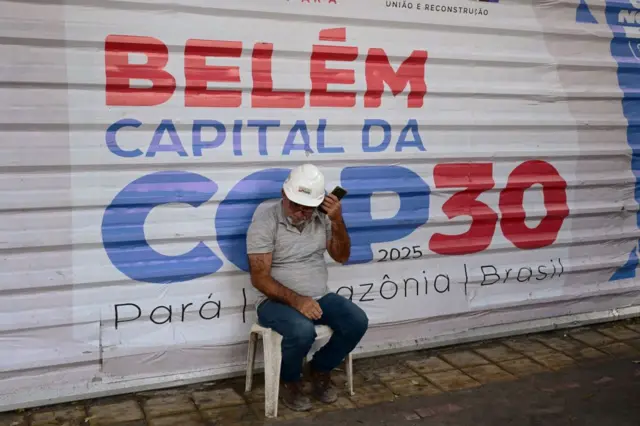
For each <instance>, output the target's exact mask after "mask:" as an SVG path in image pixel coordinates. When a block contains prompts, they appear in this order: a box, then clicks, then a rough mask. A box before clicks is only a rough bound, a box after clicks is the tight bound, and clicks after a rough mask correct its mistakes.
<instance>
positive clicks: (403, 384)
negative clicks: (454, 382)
mask: <svg viewBox="0 0 640 426" xmlns="http://www.w3.org/2000/svg"><path fill="white" fill-rule="evenodd" d="M385 384H386V385H387V387H388V388H389V389H391V391H392V392H393V393H394V394H396V395H400V396H413V395H436V394H438V393H440V390H439V389H438V388H436V387H435V386H433V385H432V384H431V383H429V382H427V381H426V380H425V379H424V378H422V377H419V376H416V377H409V378H404V379H398V380H393V381H390V382H386V383H385Z"/></svg>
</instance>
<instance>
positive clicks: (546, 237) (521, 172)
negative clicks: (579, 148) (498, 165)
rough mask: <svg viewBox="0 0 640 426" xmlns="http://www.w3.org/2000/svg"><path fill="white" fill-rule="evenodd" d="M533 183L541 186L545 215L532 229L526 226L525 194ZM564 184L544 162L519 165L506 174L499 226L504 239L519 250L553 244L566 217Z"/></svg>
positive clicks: (556, 172)
mask: <svg viewBox="0 0 640 426" xmlns="http://www.w3.org/2000/svg"><path fill="white" fill-rule="evenodd" d="M535 184H541V185H542V192H543V196H544V206H545V208H546V210H547V214H546V216H545V217H544V218H543V219H542V220H541V221H540V224H539V225H538V226H536V227H535V228H529V227H528V226H527V224H526V223H525V219H526V218H527V217H526V216H527V215H526V212H525V211H524V207H523V202H524V192H525V191H526V190H527V189H529V188H530V187H532V186H533V185H535ZM566 189H567V182H566V181H565V180H564V179H563V178H562V176H560V173H558V171H557V170H556V169H555V167H553V166H552V165H551V164H549V163H547V162H546V161H540V160H531V161H527V162H524V163H522V164H520V165H519V166H518V167H516V168H515V169H514V170H513V172H511V174H510V175H509V179H508V180H507V187H506V188H505V189H504V190H503V191H502V192H501V194H500V211H501V212H502V220H501V222H500V226H501V228H502V233H503V234H504V236H505V237H506V238H507V239H508V240H509V241H511V242H512V243H513V245H514V246H516V247H518V248H519V249H536V248H541V247H546V246H548V245H551V244H553V243H554V242H555V240H556V238H557V237H558V232H560V228H561V227H562V224H563V223H564V220H565V219H566V218H567V216H569V206H568V205H567V192H566Z"/></svg>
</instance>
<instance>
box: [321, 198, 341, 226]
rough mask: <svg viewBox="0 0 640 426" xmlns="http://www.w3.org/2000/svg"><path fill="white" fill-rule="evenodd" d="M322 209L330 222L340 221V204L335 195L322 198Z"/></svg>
mask: <svg viewBox="0 0 640 426" xmlns="http://www.w3.org/2000/svg"><path fill="white" fill-rule="evenodd" d="M322 207H323V208H324V211H326V212H327V216H328V217H329V219H331V221H332V222H335V221H338V220H341V219H342V204H341V203H340V200H338V197H336V196H335V195H333V194H329V195H327V196H326V197H324V201H323V202H322Z"/></svg>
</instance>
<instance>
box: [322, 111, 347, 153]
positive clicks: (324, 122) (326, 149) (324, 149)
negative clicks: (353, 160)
mask: <svg viewBox="0 0 640 426" xmlns="http://www.w3.org/2000/svg"><path fill="white" fill-rule="evenodd" d="M326 129H327V120H326V119H324V118H321V119H320V121H319V123H318V143H317V145H318V153H320V154H342V153H343V152H344V148H343V147H341V146H325V141H324V134H325V133H324V132H325V130H326Z"/></svg>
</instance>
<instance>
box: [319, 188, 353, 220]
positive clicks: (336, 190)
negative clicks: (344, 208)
mask: <svg viewBox="0 0 640 426" xmlns="http://www.w3.org/2000/svg"><path fill="white" fill-rule="evenodd" d="M331 193H332V194H333V195H335V196H336V197H337V198H338V200H342V198H343V197H344V196H345V195H347V190H346V189H344V188H341V187H339V186H336V187H335V188H333V191H331ZM318 210H319V211H321V212H322V213H324V214H326V213H327V212H326V211H324V209H323V208H322V205H320V207H318Z"/></svg>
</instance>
